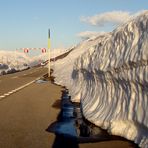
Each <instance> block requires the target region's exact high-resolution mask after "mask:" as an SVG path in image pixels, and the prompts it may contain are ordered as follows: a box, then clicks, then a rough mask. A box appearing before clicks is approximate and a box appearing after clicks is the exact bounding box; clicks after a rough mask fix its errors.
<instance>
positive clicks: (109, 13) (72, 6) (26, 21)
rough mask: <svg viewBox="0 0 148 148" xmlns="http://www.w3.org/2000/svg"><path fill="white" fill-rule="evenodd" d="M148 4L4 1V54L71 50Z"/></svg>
mask: <svg viewBox="0 0 148 148" xmlns="http://www.w3.org/2000/svg"><path fill="white" fill-rule="evenodd" d="M142 10H148V0H0V50H16V49H19V48H41V47H45V48H47V40H48V29H50V31H51V49H57V48H69V47H72V46H73V45H76V44H78V43H79V42H80V41H81V40H82V39H85V38H88V37H90V36H92V35H95V34H96V33H104V32H109V31H112V30H113V28H115V27H116V26H117V25H119V24H121V23H124V22H125V21H126V20H127V19H128V18H130V16H131V15H133V14H135V13H137V12H139V11H142Z"/></svg>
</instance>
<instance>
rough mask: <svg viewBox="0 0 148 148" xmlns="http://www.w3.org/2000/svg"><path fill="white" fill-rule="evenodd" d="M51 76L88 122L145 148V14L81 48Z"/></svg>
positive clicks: (147, 51) (147, 112)
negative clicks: (79, 104)
mask: <svg viewBox="0 0 148 148" xmlns="http://www.w3.org/2000/svg"><path fill="white" fill-rule="evenodd" d="M54 75H55V76H56V79H55V80H56V82H57V83H59V84H61V85H65V86H67V87H68V88H69V90H70V92H71V95H72V100H73V101H81V104H82V109H83V114H84V116H85V117H86V118H87V119H88V120H89V121H90V122H92V123H94V124H96V125H98V126H100V127H102V128H104V129H107V130H108V131H109V132H110V133H111V134H113V135H119V136H122V137H125V138H127V139H129V140H132V141H134V142H135V143H138V144H139V146H141V147H148V11H145V12H143V13H142V14H141V15H139V16H137V17H136V18H134V19H133V20H130V21H129V22H127V23H126V24H124V25H122V26H120V27H118V28H117V29H115V30H114V31H113V32H112V33H108V34H104V35H102V36H100V37H97V38H94V39H92V40H91V39H90V40H86V41H84V42H82V43H80V44H79V45H78V46H77V47H75V49H74V50H73V51H72V52H71V53H70V54H69V55H68V56H67V57H66V58H64V59H63V60H59V61H58V62H57V63H56V64H55V73H54Z"/></svg>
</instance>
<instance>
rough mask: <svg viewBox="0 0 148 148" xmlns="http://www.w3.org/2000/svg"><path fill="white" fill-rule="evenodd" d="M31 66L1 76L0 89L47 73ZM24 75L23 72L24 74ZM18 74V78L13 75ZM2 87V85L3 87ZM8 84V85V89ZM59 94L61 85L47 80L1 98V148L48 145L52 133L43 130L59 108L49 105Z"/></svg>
mask: <svg viewBox="0 0 148 148" xmlns="http://www.w3.org/2000/svg"><path fill="white" fill-rule="evenodd" d="M46 70H47V69H45V68H37V69H32V70H31V69H30V70H27V71H24V72H21V73H16V74H12V75H7V76H3V77H0V80H1V82H0V92H1V94H3V93H4V92H7V91H10V90H11V89H14V88H15V87H19V86H20V85H23V84H25V83H26V82H29V81H32V80H33V79H35V78H37V77H39V76H41V75H42V74H44V73H45V72H46ZM24 74H26V75H24ZM14 77H17V78H14ZM1 84H2V85H3V86H4V85H5V87H4V88H3V86H2V85H1ZM7 87H8V88H7ZM60 96H61V88H60V87H58V86H55V85H53V84H51V83H50V82H49V81H48V82H46V83H41V84H37V83H33V84H31V85H29V86H28V87H26V88H24V89H22V90H20V91H18V92H16V93H14V94H11V95H10V96H7V97H6V98H5V99H2V100H1V101H0V148H50V147H52V144H53V141H54V135H53V134H49V133H48V132H46V129H47V128H48V126H49V124H51V123H52V122H53V121H55V120H56V117H57V115H58V112H59V110H57V109H54V108H52V107H51V106H52V105H53V103H54V102H55V100H57V99H59V98H60Z"/></svg>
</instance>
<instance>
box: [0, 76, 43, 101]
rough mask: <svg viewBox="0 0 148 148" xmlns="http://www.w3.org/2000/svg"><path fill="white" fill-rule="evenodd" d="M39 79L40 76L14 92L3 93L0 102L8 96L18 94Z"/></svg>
mask: <svg viewBox="0 0 148 148" xmlns="http://www.w3.org/2000/svg"><path fill="white" fill-rule="evenodd" d="M40 78H41V76H40V77H38V78H36V79H35V80H33V81H31V82H29V83H26V84H25V85H22V86H20V87H18V88H16V89H14V90H12V91H10V92H8V93H5V94H3V95H1V96H0V100H2V99H4V98H6V97H7V96H10V95H11V94H13V93H16V92H18V91H19V90H21V89H23V88H25V87H27V86H29V85H30V84H32V83H34V82H35V81H37V80H39V79H40Z"/></svg>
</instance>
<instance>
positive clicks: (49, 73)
mask: <svg viewBox="0 0 148 148" xmlns="http://www.w3.org/2000/svg"><path fill="white" fill-rule="evenodd" d="M48 60H49V61H48V77H50V29H49V30H48Z"/></svg>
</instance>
